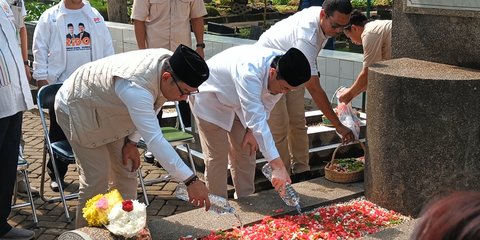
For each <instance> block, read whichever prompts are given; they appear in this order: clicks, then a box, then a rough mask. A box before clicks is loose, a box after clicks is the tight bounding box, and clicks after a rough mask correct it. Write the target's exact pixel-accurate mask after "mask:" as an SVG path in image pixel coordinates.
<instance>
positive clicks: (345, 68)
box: [340, 60, 353, 79]
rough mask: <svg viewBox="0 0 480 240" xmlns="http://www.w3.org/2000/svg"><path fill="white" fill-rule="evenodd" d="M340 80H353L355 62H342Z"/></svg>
mask: <svg viewBox="0 0 480 240" xmlns="http://www.w3.org/2000/svg"><path fill="white" fill-rule="evenodd" d="M340 78H346V79H353V62H352V61H345V60H340Z"/></svg>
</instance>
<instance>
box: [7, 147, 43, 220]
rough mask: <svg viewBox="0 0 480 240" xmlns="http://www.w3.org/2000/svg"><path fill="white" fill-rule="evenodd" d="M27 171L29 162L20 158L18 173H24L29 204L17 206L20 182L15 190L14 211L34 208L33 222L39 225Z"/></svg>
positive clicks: (16, 184)
mask: <svg viewBox="0 0 480 240" xmlns="http://www.w3.org/2000/svg"><path fill="white" fill-rule="evenodd" d="M27 170H28V162H27V161H26V160H25V159H23V157H21V156H19V161H18V164H17V171H20V172H22V174H23V180H24V181H25V184H26V185H27V196H28V202H26V203H18V204H16V202H17V189H18V181H17V182H16V183H15V187H14V190H13V192H14V194H13V201H12V209H15V208H21V207H26V206H30V207H31V208H32V214H33V222H34V223H35V225H36V224H37V223H38V217H37V210H36V209H35V203H34V201H33V195H32V188H31V185H30V181H29V179H28V171H27Z"/></svg>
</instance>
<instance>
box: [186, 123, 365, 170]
mask: <svg viewBox="0 0 480 240" xmlns="http://www.w3.org/2000/svg"><path fill="white" fill-rule="evenodd" d="M314 117H316V116H314ZM186 130H187V131H188V132H190V133H192V132H191V128H187V129H186ZM307 134H308V139H309V148H310V149H314V151H310V160H311V161H312V160H314V157H315V156H317V155H318V154H315V153H316V152H318V151H316V150H315V149H317V148H318V147H324V146H329V145H332V144H337V145H338V144H339V143H340V142H341V139H340V138H339V137H338V135H337V133H336V132H335V128H333V127H328V126H324V125H319V124H317V125H314V126H309V127H308V130H307ZM193 135H194V137H195V143H193V144H191V145H190V148H192V149H194V150H196V151H198V152H201V151H202V148H201V144H200V139H199V137H198V134H196V133H193ZM365 135H366V120H362V125H361V127H360V139H364V138H365ZM335 147H336V146H335ZM332 151H333V150H332ZM312 153H314V154H312ZM319 156H322V155H319ZM261 158H263V156H262V154H261V152H260V151H257V159H261Z"/></svg>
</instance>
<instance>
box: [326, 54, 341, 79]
mask: <svg viewBox="0 0 480 240" xmlns="http://www.w3.org/2000/svg"><path fill="white" fill-rule="evenodd" d="M326 67H327V69H326V71H325V72H326V74H327V75H328V76H337V77H338V76H339V74H340V60H338V59H332V58H328V59H327V65H326Z"/></svg>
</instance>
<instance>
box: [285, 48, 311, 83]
mask: <svg viewBox="0 0 480 240" xmlns="http://www.w3.org/2000/svg"><path fill="white" fill-rule="evenodd" d="M277 68H278V71H279V72H280V75H281V76H282V78H283V79H285V81H287V83H288V84H289V85H290V86H293V87H296V86H298V85H300V84H302V83H305V82H307V81H308V80H309V79H310V77H311V75H312V74H311V71H310V63H309V62H308V60H307V57H305V55H304V54H303V53H302V52H301V51H300V50H298V49H296V48H290V49H288V51H287V52H286V53H285V54H284V55H283V56H281V57H280V59H279V60H278V65H277Z"/></svg>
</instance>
